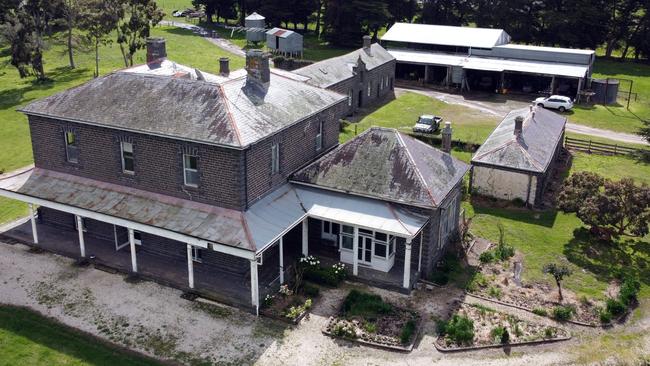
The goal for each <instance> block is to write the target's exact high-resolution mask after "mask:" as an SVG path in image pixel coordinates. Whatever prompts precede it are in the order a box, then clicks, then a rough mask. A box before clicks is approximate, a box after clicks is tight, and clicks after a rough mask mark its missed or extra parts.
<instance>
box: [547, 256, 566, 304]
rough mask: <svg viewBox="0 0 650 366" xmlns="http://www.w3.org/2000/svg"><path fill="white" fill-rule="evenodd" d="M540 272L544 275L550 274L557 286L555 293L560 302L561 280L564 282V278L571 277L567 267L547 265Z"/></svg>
mask: <svg viewBox="0 0 650 366" xmlns="http://www.w3.org/2000/svg"><path fill="white" fill-rule="evenodd" d="M542 271H543V272H544V273H546V274H550V275H551V276H553V278H554V279H555V283H556V284H557V291H558V296H559V299H560V302H562V300H563V297H562V280H564V278H565V277H568V276H571V273H572V272H571V270H570V269H569V267H567V266H563V265H558V264H555V263H548V264H546V265H545V266H544V268H543V269H542Z"/></svg>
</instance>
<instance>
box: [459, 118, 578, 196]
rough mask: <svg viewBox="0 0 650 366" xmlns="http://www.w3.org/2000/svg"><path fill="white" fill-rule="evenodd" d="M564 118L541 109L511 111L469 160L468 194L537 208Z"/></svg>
mask: <svg viewBox="0 0 650 366" xmlns="http://www.w3.org/2000/svg"><path fill="white" fill-rule="evenodd" d="M565 125H566V118H565V117H563V116H561V115H559V114H556V113H554V112H551V111H549V110H547V109H544V108H541V107H533V106H531V107H529V108H524V109H518V110H514V111H511V112H510V113H508V115H507V116H506V117H505V118H504V119H503V121H501V123H500V124H499V126H497V128H496V129H495V130H494V131H493V132H492V134H491V135H490V136H489V137H488V138H487V140H485V142H484V143H483V145H481V147H480V148H479V149H478V151H477V152H476V153H475V154H474V156H473V157H472V172H471V174H470V191H471V192H472V193H478V194H480V195H484V196H489V197H494V198H499V199H504V200H515V199H520V200H522V201H523V202H525V203H526V204H527V205H539V204H540V203H541V202H542V197H543V195H544V190H545V188H546V186H547V184H548V182H549V181H550V179H551V177H552V173H553V167H554V164H553V163H554V162H555V161H556V158H557V156H558V154H559V153H560V151H561V150H562V148H563V146H562V141H563V140H564V128H565Z"/></svg>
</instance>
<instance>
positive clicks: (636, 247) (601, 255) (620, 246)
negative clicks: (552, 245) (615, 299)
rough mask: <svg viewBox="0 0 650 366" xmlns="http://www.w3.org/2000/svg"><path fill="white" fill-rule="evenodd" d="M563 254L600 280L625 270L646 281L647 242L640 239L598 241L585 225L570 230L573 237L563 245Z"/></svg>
mask: <svg viewBox="0 0 650 366" xmlns="http://www.w3.org/2000/svg"><path fill="white" fill-rule="evenodd" d="M626 249H629V250H626ZM564 255H565V256H566V258H567V259H568V260H569V261H570V262H571V263H573V264H575V265H577V266H579V267H581V268H583V269H585V270H588V271H589V272H591V273H593V274H594V275H596V277H597V278H598V279H599V280H601V281H605V282H607V281H611V280H613V279H615V278H618V277H620V275H621V274H623V273H627V274H633V275H636V276H637V277H638V278H639V280H640V281H641V282H643V283H645V284H650V263H649V262H648V258H650V243H648V242H647V241H644V240H643V239H640V240H639V239H632V238H627V239H622V240H618V241H612V242H606V241H600V240H597V239H595V238H594V237H592V236H591V235H590V233H589V230H588V229H587V228H585V227H581V228H578V229H575V230H574V231H573V239H571V240H570V241H569V242H568V243H567V244H566V245H565V246H564Z"/></svg>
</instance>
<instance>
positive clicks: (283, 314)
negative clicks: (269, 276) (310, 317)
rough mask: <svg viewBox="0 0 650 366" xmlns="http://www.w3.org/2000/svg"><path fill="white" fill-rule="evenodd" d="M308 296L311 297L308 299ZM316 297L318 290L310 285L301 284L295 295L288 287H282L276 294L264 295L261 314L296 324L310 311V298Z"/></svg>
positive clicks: (311, 301)
mask: <svg viewBox="0 0 650 366" xmlns="http://www.w3.org/2000/svg"><path fill="white" fill-rule="evenodd" d="M314 288H315V290H314ZM308 294H310V295H311V297H308V296H307V295H308ZM314 294H315V296H314ZM317 296H318V288H317V287H314V286H313V285H310V284H306V283H305V284H303V285H302V287H301V288H300V291H298V292H297V293H296V292H294V291H293V290H291V289H290V288H289V286H288V285H282V286H280V290H279V291H278V293H277V294H275V295H266V297H265V298H264V301H263V303H262V309H261V312H262V314H264V315H266V316H268V317H271V318H275V319H280V320H284V321H288V322H291V323H294V324H296V323H298V322H299V321H300V319H302V318H303V316H305V315H306V314H307V312H308V311H309V309H311V306H312V303H313V299H312V298H315V297H317Z"/></svg>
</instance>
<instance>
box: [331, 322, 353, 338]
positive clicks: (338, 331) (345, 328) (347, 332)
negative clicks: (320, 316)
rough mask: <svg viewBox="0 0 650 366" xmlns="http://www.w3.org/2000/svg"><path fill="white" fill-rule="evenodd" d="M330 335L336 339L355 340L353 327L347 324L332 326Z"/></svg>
mask: <svg viewBox="0 0 650 366" xmlns="http://www.w3.org/2000/svg"><path fill="white" fill-rule="evenodd" d="M332 334H334V335H335V336H337V337H342V338H349V339H354V338H357V332H356V331H355V330H354V326H353V325H352V324H349V323H347V322H339V323H337V324H336V325H334V328H333V329H332Z"/></svg>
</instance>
